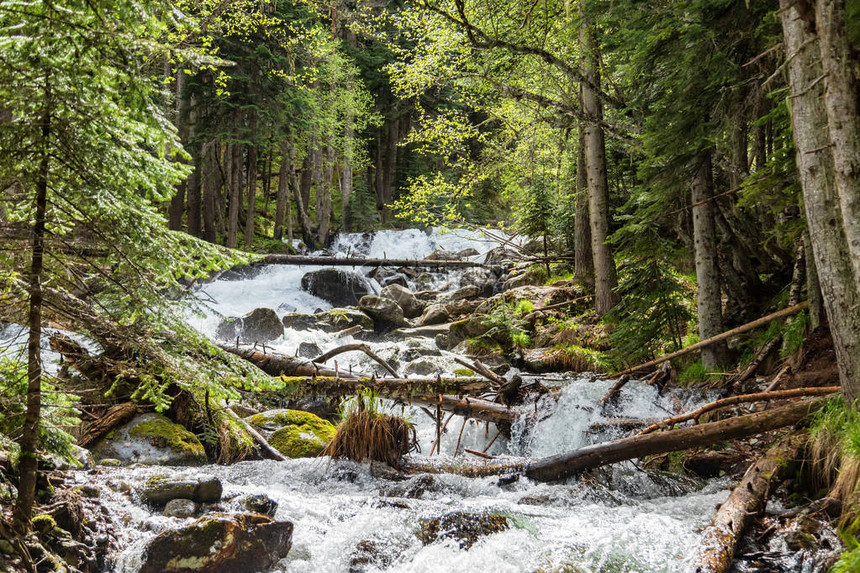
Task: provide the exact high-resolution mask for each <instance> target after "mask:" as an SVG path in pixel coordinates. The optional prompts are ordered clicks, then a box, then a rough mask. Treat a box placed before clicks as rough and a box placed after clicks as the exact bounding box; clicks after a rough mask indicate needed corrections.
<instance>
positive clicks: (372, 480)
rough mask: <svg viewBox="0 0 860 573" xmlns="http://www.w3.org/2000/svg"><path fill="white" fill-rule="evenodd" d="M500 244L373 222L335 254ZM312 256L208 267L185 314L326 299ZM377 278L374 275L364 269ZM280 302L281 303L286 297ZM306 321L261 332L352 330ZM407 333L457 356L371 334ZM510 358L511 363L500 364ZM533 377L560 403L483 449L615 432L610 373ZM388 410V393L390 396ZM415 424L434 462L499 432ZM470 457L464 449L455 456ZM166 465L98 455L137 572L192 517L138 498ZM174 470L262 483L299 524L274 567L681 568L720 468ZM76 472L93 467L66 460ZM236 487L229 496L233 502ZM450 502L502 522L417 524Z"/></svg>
mask: <svg viewBox="0 0 860 573" xmlns="http://www.w3.org/2000/svg"><path fill="white" fill-rule="evenodd" d="M496 246H498V244H497V243H495V242H492V241H488V240H485V239H481V238H480V237H479V236H477V235H475V234H472V233H465V232H448V233H439V232H438V231H437V232H434V233H431V234H429V235H428V234H427V233H424V232H420V231H416V230H410V231H382V232H378V233H376V234H375V235H373V236H372V240H369V239H368V236H367V235H364V236H363V235H358V234H356V235H345V236H341V237H340V238H339V240H338V241H337V243H336V244H335V246H334V249H333V250H334V251H335V253H336V254H337V255H339V256H344V255H345V254H347V253H350V254H353V255H355V254H358V255H365V256H368V257H383V256H385V257H389V258H414V259H419V258H423V257H425V256H427V255H429V254H430V253H431V252H433V251H434V250H435V249H438V248H441V249H444V250H447V251H451V252H454V251H459V250H461V249H465V248H468V247H472V248H475V249H476V250H478V251H479V254H477V255H473V258H474V259H476V260H480V259H482V258H483V257H484V254H485V253H486V252H487V251H488V250H490V249H491V248H493V247H496ZM309 270H312V269H311V268H309V267H297V266H268V267H265V268H263V269H261V270H259V272H256V273H254V274H253V275H252V276H251V278H240V279H239V280H235V279H236V277H235V276H234V277H230V278H229V279H226V278H225V279H222V280H217V281H215V282H212V283H209V284H207V285H205V286H203V287H202V288H201V290H200V291H199V292H198V296H199V298H200V299H201V300H202V301H204V304H203V309H204V314H203V315H195V316H193V317H191V318H189V320H190V321H191V322H192V324H193V325H194V326H196V327H197V328H199V329H200V330H202V331H203V332H205V333H207V334H209V335H212V336H213V337H214V335H215V332H216V329H217V325H218V324H219V322H220V321H221V317H222V316H230V315H241V314H244V313H247V312H249V311H251V310H253V309H255V308H258V307H269V308H273V309H280V310H278V313H279V314H281V313H283V312H284V309H285V308H286V309H288V310H296V311H298V312H307V313H312V312H314V311H316V310H319V309H323V310H326V309H328V308H330V307H331V305H329V304H327V303H326V302H324V301H322V300H320V299H318V298H316V297H313V296H311V295H310V294H308V293H307V292H304V291H302V289H301V287H300V284H299V283H300V279H301V277H302V276H303V275H304V274H305V273H307V272H308V271H309ZM464 273H468V271H447V272H444V273H438V274H436V275H435V277H434V278H435V281H436V283H435V285H434V286H435V287H436V288H443V289H453V288H456V287H458V286H460V284H461V282H462V281H463V280H464ZM375 286H376V287H377V288H378V284H375ZM284 305H292V307H295V308H291V307H290V306H284ZM350 341H352V339H351V338H348V339H343V338H340V339H335V337H334V336H333V335H331V334H326V333H323V332H321V331H318V330H310V331H297V330H292V329H287V330H286V331H285V334H284V336H283V338H281V339H279V340H276V341H272V342H269V343H268V344H267V346H269V347H271V348H272V349H274V350H275V351H279V352H283V353H286V354H288V355H294V354H295V353H296V348H297V347H298V345H299V344H300V343H301V342H314V343H315V344H317V345H318V346H319V348H320V349H321V350H323V351H326V350H328V349H330V348H332V347H335V346H338V345H341V344H344V343H348V342H350ZM416 345H418V346H419V347H420V348H423V349H425V352H423V354H424V356H422V359H428V358H429V359H430V360H432V361H433V363H434V364H436V365H437V367H438V370H439V371H440V372H441V373H442V374H448V375H450V374H451V372H452V371H453V370H454V369H456V368H457V364H456V363H455V362H454V361H453V355H452V354H451V353H449V352H447V351H439V350H434V349H435V345H434V343H433V339H431V338H408V339H404V340H401V341H397V342H386V341H382V342H374V343H371V346H372V348H373V349H374V350H375V351H376V352H377V353H378V354H379V355H381V356H384V357H386V358H388V359H396V358H397V357H398V356H403V355H404V354H405V353H406V352H407V351H409V350H413V351H414V350H415V348H416ZM340 359H341V363H342V364H343V363H346V362H348V361H349V360H353V361H355V362H354V364H355V366H356V367H357V368H361V369H363V370H366V371H371V370H373V369H374V366H376V365H375V363H373V362H371V361H370V360H369V359H368V358H367V357H366V356H364V355H363V354H358V353H356V354H355V355H354V356H341V357H340ZM517 372H518V371H517V370H516V369H514V370H512V371H510V372H508V373H507V374H506V376H507V377H508V378H510V377H511V376H513V375H514V374H516V373H517ZM541 378H542V379H543V380H544V382H545V384H547V385H550V386H559V387H561V394H560V397H559V399H558V401H557V403H556V401H555V400H553V399H552V398H549V397H544V398H543V399H542V400H541V401H539V403H537V404H525V405H522V406H520V408H521V409H522V410H523V412H524V413H527V412H540V413H541V415H539V416H538V417H537V418H538V419H539V420H540V421H538V422H537V423H536V424H534V425H532V424H529V423H525V422H524V421H523V422H520V423H515V424H514V425H513V428H512V432H511V438H510V439H505V438H504V437H502V438H500V439H497V440H496V441H495V442H494V443H493V444H492V446H491V447H490V448H489V450H488V453H489V454H491V455H493V456H496V457H497V458H500V459H504V460H508V459H509V458H512V459H515V458H516V457H518V456H519V457H542V456H548V455H552V454H557V453H561V452H566V451H570V450H573V449H576V448H578V447H581V446H583V445H586V444H588V443H593V442H596V441H602V440H606V439H610V438H615V437H620V436H621V435H624V434H622V433H621V432H620V431H618V430H609V431H606V430H603V431H597V432H596V433H595V432H594V431H593V430H591V429H590V428H592V427H593V426H592V425H593V424H594V423H596V422H600V421H601V419H602V418H603V414H602V413H601V412H600V410H599V409H596V408H595V403H596V402H597V400H598V399H599V398H600V397H601V396H602V395H603V394H604V393H605V392H606V391H607V389H608V388H609V387H610V386H611V385H612V382H613V381H612V380H601V379H599V378H598V377H596V376H593V375H590V374H566V373H549V374H545V375H543V376H542V377H541ZM707 398H708V397H707V396H705V395H704V394H703V393H702V392H701V391H688V390H679V389H673V390H667V392H666V393H665V394H664V395H662V396H661V395H659V393H658V391H657V389H656V388H654V387H651V386H648V385H647V384H646V383H644V382H642V381H632V382H631V383H629V384H628V385H627V386H626V387H625V389H624V392H623V394H622V398H621V400H620V401H619V403H618V404H617V406H616V407H615V408H613V409H612V410H611V411H609V412H607V413H606V417H625V418H637V417H639V418H654V417H655V416H657V417H663V416H664V415H666V416H668V415H670V414H671V413H673V412H675V411H676V409H677V408H679V407H680V408H682V409H684V410H687V409H691V408H694V407H696V406H697V405H699V404H700V403H703V402H706V401H708V400H707ZM396 409H397V410H398V411H399V410H400V408H396ZM405 414H406V416H407V417H408V418H409V419H411V420H412V421H413V422H414V423H415V424H416V425H417V429H418V437H419V442H420V448H421V450H420V453H414V454H412V458H413V459H416V460H418V461H422V462H430V463H437V464H440V463H444V462H449V463H468V462H472V461H474V458H472V456H470V455H468V454H464V453H463V449H464V448H468V449H471V450H476V451H484V450H485V449H486V448H487V445H489V443H490V441H491V440H492V439H493V438H494V437H495V435H496V433H497V431H496V429H495V427H493V426H492V425H490V427H487V424H485V423H478V422H473V421H470V422H468V423H467V424H466V426H465V430H464V432H463V435H462V439H461V440H460V442H461V444H460V450H459V454H458V455H457V456H456V457H454V456H453V453H454V448H455V446H456V445H457V442H458V432H459V428H460V427H461V425H462V424H463V419H462V418H461V417H460V416H455V417H454V418H453V419H452V420H451V421H450V423H449V424H448V430H447V431H446V433H445V434H444V435H443V437H442V442H441V450H442V453H441V455H433V456H432V457H431V456H428V453H429V452H430V448H431V444H432V443H433V442H434V440H435V432H436V429H435V424H434V421H433V420H432V419H431V418H430V417H428V416H427V415H426V414H425V413H424V412H423V411H421V410H419V409H417V408H408V407H407V408H405ZM464 458H472V459H464ZM164 469H165V468H163V467H158V466H142V465H138V466H136V467H131V468H104V469H101V470H100V472H99V475H98V477H97V483H98V485H99V486H101V488H102V491H103V494H102V502H103V503H104V504H105V505H106V506H107V507H108V508H109V510H110V512H111V514H112V515H113V517H114V523H115V524H116V525H117V527H119V530H118V534H119V548H120V549H119V554H118V555H116V563H117V567H116V570H117V571H120V572H126V573H134V572H135V571H137V570H138V569H139V567H140V566H141V558H142V554H143V551H144V549H145V547H146V545H147V544H148V543H149V542H150V541H151V539H152V538H153V537H154V536H155V535H156V534H157V533H158V532H159V531H161V530H163V529H164V528H174V527H177V526H179V525H182V524H186V525H187V524H190V523H191V522H192V521H193V519H192V518H187V519H184V520H183V519H177V518H173V517H164V516H162V515H161V514H160V513H159V512H152V511H151V510H149V509H147V508H146V506H145V505H144V504H142V503H140V502H139V500H135V498H134V496H133V495H132V497H131V499H132V503H130V497H129V493H128V492H129V491H135V490H136V489H137V488H138V487H140V485H141V484H142V483H144V482H145V481H146V480H148V479H150V478H151V477H152V476H155V475H159V474H163V473H164ZM171 471H174V472H179V473H182V474H183V475H196V474H207V475H213V476H216V477H217V478H219V479H220V480H221V482H222V484H223V487H224V494H223V498H222V499H223V500H224V501H222V504H221V506H222V507H223V509H225V510H227V511H233V512H236V511H239V510H240V504H239V503H238V501H236V500H240V499H242V498H243V497H245V496H247V495H248V494H264V495H266V496H269V497H270V498H271V499H273V500H274V501H276V502H277V510H276V514H275V518H276V519H278V520H288V521H290V522H292V523H293V524H294V526H295V529H294V532H293V541H292V549H291V551H290V553H289V555H288V556H287V557H286V558H285V559H283V560H282V561H281V562H280V563H279V564H278V565H277V566H276V567H274V568H273V569H272V571H285V572H287V571H289V572H296V573H298V572H306V571H326V572H342V571H379V570H389V571H415V572H418V571H428V572H431V571H432V572H436V571H457V570H462V571H494V572H503V571H557V570H565V571H637V572H647V571H654V572H656V571H685V570H687V568H688V566H689V561H690V559H691V557H692V555H693V552H694V549H695V547H696V545H697V542H698V536H699V535H698V532H699V531H700V530H701V528H702V527H704V526H705V525H706V524H707V523H708V522H709V521H710V519H711V518H712V517H713V515H714V513H715V511H716V509H715V508H716V506H717V505H718V504H719V503H721V502H722V501H723V500H724V499H725V498H726V496H727V495H728V493H729V492H728V491H727V488H728V487H729V483H728V481H727V479H719V478H718V479H713V480H711V481H699V480H693V479H690V478H685V477H679V476H678V475H673V474H669V473H665V472H659V471H642V470H640V469H638V468H637V467H636V465H634V464H633V463H631V462H625V463H622V464H616V465H613V466H610V468H609V469H606V470H604V471H598V472H596V473H595V474H594V477H593V478H592V479H589V480H581V479H578V478H574V479H571V480H569V481H567V482H565V483H557V484H544V483H537V482H532V481H530V480H528V479H526V478H523V479H520V480H518V481H517V482H515V483H513V484H510V485H503V486H500V485H498V478H496V477H486V478H467V477H461V476H455V475H449V474H436V475H429V474H424V475H418V476H415V477H411V478H409V479H408V480H406V481H389V480H388V479H384V478H380V477H374V476H373V475H372V472H371V470H370V468H369V466H368V465H366V464H365V465H359V464H355V463H352V462H347V461H331V460H330V459H329V458H315V459H294V460H288V461H285V462H276V461H248V462H242V463H238V464H235V465H232V466H219V465H210V466H205V467H201V468H194V469H187V470H179V469H174V470H171ZM76 479H77V480H78V481H79V482H80V483H82V484H83V483H90V482H91V480H92V476H91V475H88V474H87V473H86V472H83V471H81V472H78V473H77V478H76ZM231 500H232V501H231ZM454 511H462V512H475V513H482V514H483V513H490V514H499V515H503V516H506V517H507V518H508V527H507V529H505V530H503V531H500V532H498V533H494V534H491V535H488V536H486V537H481V538H480V539H478V540H477V541H476V542H475V543H474V545H472V546H471V547H470V548H466V547H463V548H461V545H463V541H462V540H460V539H457V538H453V539H441V540H438V541H435V542H432V543H429V544H427V545H425V544H423V543H422V541H421V540H420V539H419V537H418V536H416V532H417V531H420V528H421V523H422V520H428V519H432V518H435V517H440V516H444V515H446V514H449V513H451V512H454Z"/></svg>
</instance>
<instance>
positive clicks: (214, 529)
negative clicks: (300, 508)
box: [140, 513, 293, 573]
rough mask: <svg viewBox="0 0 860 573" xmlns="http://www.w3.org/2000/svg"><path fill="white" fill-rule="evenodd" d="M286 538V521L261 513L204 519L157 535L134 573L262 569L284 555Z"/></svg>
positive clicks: (289, 530)
mask: <svg viewBox="0 0 860 573" xmlns="http://www.w3.org/2000/svg"><path fill="white" fill-rule="evenodd" d="M292 536H293V524H292V523H290V522H289V521H275V520H273V519H272V518H270V517H267V516H265V515H260V514H256V513H251V514H238V515H225V514H220V513H216V514H212V515H207V516H205V517H201V518H200V519H198V520H197V521H195V522H194V523H193V524H191V525H189V526H187V527H183V528H181V529H171V530H167V531H162V532H161V533H159V534H158V535H157V536H156V537H155V539H153V540H152V542H150V544H149V546H148V547H147V548H146V551H145V553H144V555H143V566H142V567H141V568H140V573H168V572H169V573H226V572H228V571H262V570H266V569H268V568H270V567H271V566H272V565H274V564H275V563H277V562H278V560H280V559H283V558H284V557H286V556H287V554H288V553H289V551H290V547H291V546H292Z"/></svg>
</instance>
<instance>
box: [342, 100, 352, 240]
mask: <svg viewBox="0 0 860 573" xmlns="http://www.w3.org/2000/svg"><path fill="white" fill-rule="evenodd" d="M352 120H353V118H352V116H349V117H347V119H346V122H347V123H346V133H345V137H344V139H345V146H346V149H345V150H344V153H343V165H342V166H341V186H340V218H341V224H342V226H343V229H344V231H349V230H350V229H351V228H352V214H351V213H350V206H349V202H350V200H351V199H352V160H353V154H354V148H355V141H354V140H355V129H354V128H353V125H352Z"/></svg>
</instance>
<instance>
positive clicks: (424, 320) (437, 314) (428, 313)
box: [418, 304, 451, 326]
mask: <svg viewBox="0 0 860 573" xmlns="http://www.w3.org/2000/svg"><path fill="white" fill-rule="evenodd" d="M450 319H451V315H449V314H448V310H447V309H446V308H445V305H443V304H431V305H428V306H427V308H425V309H424V313H423V314H422V315H421V318H419V319H418V324H419V326H429V325H431V324H444V323H446V322H448V321H449V320H450Z"/></svg>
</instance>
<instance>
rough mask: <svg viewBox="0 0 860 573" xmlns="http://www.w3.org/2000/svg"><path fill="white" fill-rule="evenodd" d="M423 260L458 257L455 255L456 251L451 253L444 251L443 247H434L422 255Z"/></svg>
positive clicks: (452, 259) (455, 258)
mask: <svg viewBox="0 0 860 573" xmlns="http://www.w3.org/2000/svg"><path fill="white" fill-rule="evenodd" d="M424 260H425V261H457V260H460V257H458V256H457V254H456V253H452V252H451V251H446V250H445V249H441V248H440V249H436V250H435V251H433V252H432V253H430V254H429V255H427V256H426V257H424Z"/></svg>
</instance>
